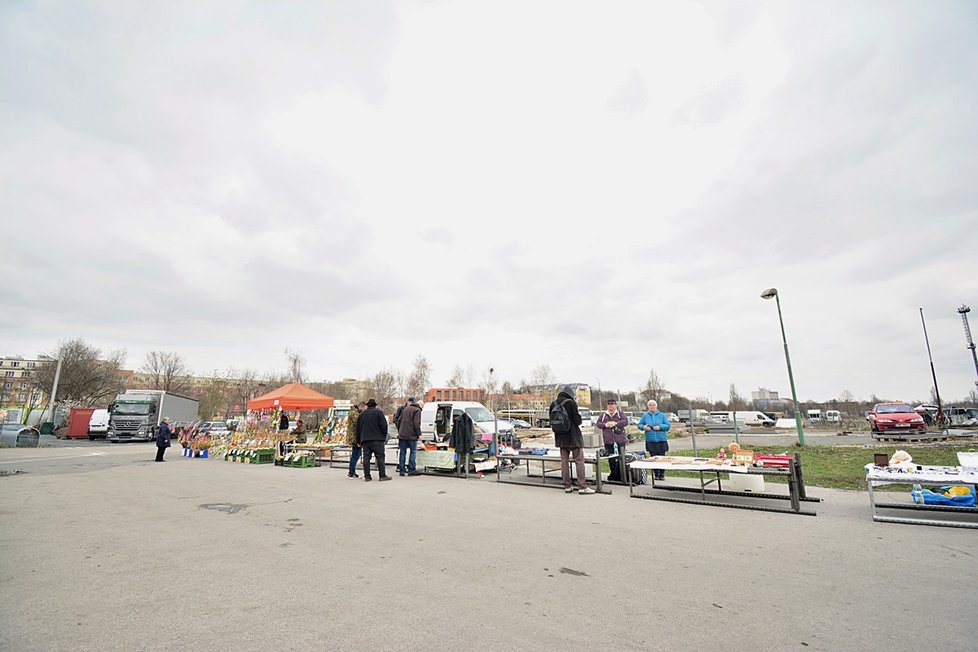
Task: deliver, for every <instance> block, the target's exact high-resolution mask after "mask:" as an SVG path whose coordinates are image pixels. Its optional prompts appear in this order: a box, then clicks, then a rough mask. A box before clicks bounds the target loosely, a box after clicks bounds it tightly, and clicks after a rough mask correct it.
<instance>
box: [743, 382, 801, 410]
mask: <svg viewBox="0 0 978 652" xmlns="http://www.w3.org/2000/svg"><path fill="white" fill-rule="evenodd" d="M750 398H751V402H752V403H753V404H754V409H756V410H760V411H762V412H764V411H775V412H777V411H780V410H783V409H784V406H785V405H788V404H790V403H791V401H790V400H789V399H786V398H781V397H780V396H779V394H778V392H777V391H775V390H773V389H767V388H766V387H758V388H757V390H756V391H753V392H751V393H750Z"/></svg>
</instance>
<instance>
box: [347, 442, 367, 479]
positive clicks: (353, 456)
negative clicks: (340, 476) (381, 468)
mask: <svg viewBox="0 0 978 652" xmlns="http://www.w3.org/2000/svg"><path fill="white" fill-rule="evenodd" d="M362 454H363V449H362V448H360V447H359V446H354V447H353V451H352V452H351V453H350V471H349V473H348V475H356V473H357V462H359V461H360V455H362Z"/></svg>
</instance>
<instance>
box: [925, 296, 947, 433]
mask: <svg viewBox="0 0 978 652" xmlns="http://www.w3.org/2000/svg"><path fill="white" fill-rule="evenodd" d="M920 325H921V326H923V327H924V342H925V343H926V344H927V359H928V360H929V361H930V377H931V378H932V379H933V380H934V397H935V398H936V399H937V422H938V423H940V424H941V426H942V427H943V425H944V407H943V406H942V405H941V390H939V389H938V388H937V373H936V372H935V371H934V356H932V355H931V353H930V338H929V337H927V323H926V322H924V309H923V308H921V309H920Z"/></svg>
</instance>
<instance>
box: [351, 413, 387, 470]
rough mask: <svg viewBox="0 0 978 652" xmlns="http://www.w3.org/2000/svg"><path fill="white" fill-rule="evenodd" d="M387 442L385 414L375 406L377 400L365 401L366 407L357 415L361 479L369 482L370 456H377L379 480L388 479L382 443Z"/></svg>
mask: <svg viewBox="0 0 978 652" xmlns="http://www.w3.org/2000/svg"><path fill="white" fill-rule="evenodd" d="M386 442H387V416H386V415H385V414H384V412H383V410H381V409H380V408H378V407H377V401H375V400H373V399H370V400H369V401H367V409H366V410H364V411H363V413H362V414H361V415H360V416H359V417H357V443H358V444H360V447H361V448H362V449H363V480H364V482H370V481H371V480H373V478H371V477H370V457H371V456H372V455H376V456H377V469H378V470H379V471H380V479H381V481H384V480H390V479H391V477H390V476H389V475H387V467H386V466H384V464H385V463H386V461H387V460H386V455H385V453H384V444H385V443H386Z"/></svg>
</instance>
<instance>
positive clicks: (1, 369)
mask: <svg viewBox="0 0 978 652" xmlns="http://www.w3.org/2000/svg"><path fill="white" fill-rule="evenodd" d="M50 363H51V358H48V357H46V356H43V355H41V356H38V357H36V358H24V357H22V356H19V355H8V356H4V357H3V358H0V407H19V406H22V405H23V404H24V402H25V401H26V400H27V392H28V391H29V390H30V385H31V378H32V376H33V375H34V373H35V372H36V371H37V369H38V368H39V367H43V366H44V365H46V364H50Z"/></svg>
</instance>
